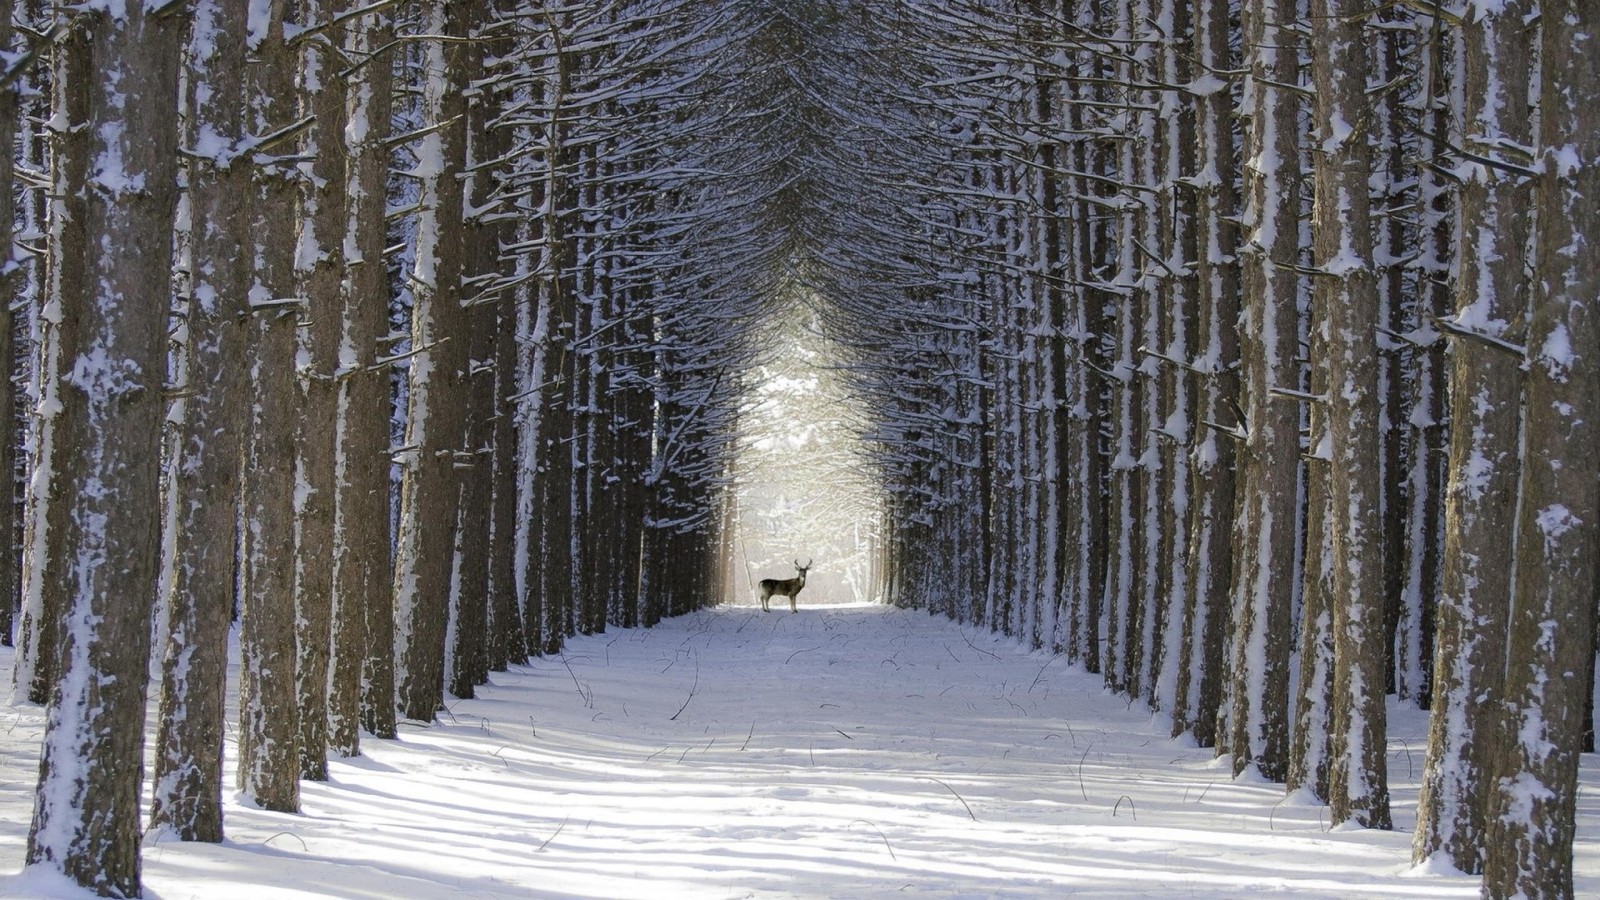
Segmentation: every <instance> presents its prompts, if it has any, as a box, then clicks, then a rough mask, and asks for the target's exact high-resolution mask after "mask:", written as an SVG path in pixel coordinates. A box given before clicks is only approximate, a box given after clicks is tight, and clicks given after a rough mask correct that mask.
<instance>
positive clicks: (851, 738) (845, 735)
mask: <svg viewBox="0 0 1600 900" xmlns="http://www.w3.org/2000/svg"><path fill="white" fill-rule="evenodd" d="M834 731H839V729H837V728H835V729H834ZM839 733H840V734H844V732H842V731H839ZM844 739H845V740H847V741H853V740H855V738H853V737H851V736H850V735H848V734H844Z"/></svg>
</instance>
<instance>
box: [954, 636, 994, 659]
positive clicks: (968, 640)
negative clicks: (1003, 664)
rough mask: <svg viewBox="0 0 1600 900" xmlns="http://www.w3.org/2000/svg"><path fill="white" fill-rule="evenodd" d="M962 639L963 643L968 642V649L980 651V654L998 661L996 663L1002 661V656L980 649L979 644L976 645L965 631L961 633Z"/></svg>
mask: <svg viewBox="0 0 1600 900" xmlns="http://www.w3.org/2000/svg"><path fill="white" fill-rule="evenodd" d="M961 639H962V640H963V641H966V642H967V646H968V647H971V648H972V649H974V650H976V651H978V652H979V653H982V654H983V655H984V656H987V657H989V658H990V659H993V660H996V661H998V660H999V659H1000V655H999V654H998V653H991V652H989V651H988V650H985V649H983V648H982V647H979V646H978V645H977V644H974V643H973V642H972V638H969V637H967V633H966V632H965V631H963V632H961Z"/></svg>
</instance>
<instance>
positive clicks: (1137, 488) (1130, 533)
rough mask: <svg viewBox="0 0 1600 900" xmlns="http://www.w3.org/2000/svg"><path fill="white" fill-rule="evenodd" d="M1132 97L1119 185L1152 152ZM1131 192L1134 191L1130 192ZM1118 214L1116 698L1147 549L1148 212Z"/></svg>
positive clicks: (1112, 602)
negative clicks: (1144, 374)
mask: <svg viewBox="0 0 1600 900" xmlns="http://www.w3.org/2000/svg"><path fill="white" fill-rule="evenodd" d="M1146 11H1147V8H1146V6H1145V3H1144V0H1120V2H1119V4H1118V6H1117V13H1116V14H1117V25H1116V29H1117V34H1118V35H1120V36H1121V37H1122V39H1124V40H1129V39H1131V38H1132V36H1133V33H1134V30H1135V29H1136V28H1142V27H1143V26H1144V22H1145V20H1146V18H1147V16H1146ZM1119 68H1120V70H1119V72H1118V76H1119V79H1120V80H1123V81H1125V82H1127V83H1128V84H1130V85H1131V84H1132V83H1133V81H1134V79H1135V77H1136V76H1137V74H1138V73H1136V72H1135V71H1134V66H1133V63H1132V62H1131V61H1128V62H1123V63H1121V64H1120V67H1119ZM1136 99H1142V97H1141V96H1140V95H1138V94H1135V93H1134V92H1133V90H1132V89H1131V88H1129V91H1128V95H1127V96H1126V99H1125V102H1124V105H1123V116H1124V122H1123V129H1124V131H1125V139H1124V140H1122V141H1121V142H1120V143H1119V144H1118V145H1117V146H1118V147H1119V151H1118V157H1117V163H1116V169H1117V173H1118V175H1119V177H1120V178H1121V179H1122V180H1123V181H1124V182H1137V183H1140V184H1145V185H1148V181H1143V182H1138V181H1137V180H1138V178H1139V173H1140V172H1142V171H1144V170H1143V169H1142V168H1141V164H1142V163H1143V158H1144V157H1145V155H1147V154H1148V153H1149V152H1150V150H1151V148H1150V147H1149V144H1148V140H1149V135H1148V134H1144V139H1143V140H1141V139H1140V137H1139V136H1140V135H1141V134H1143V132H1142V131H1141V129H1142V128H1144V127H1145V126H1144V122H1145V120H1146V119H1148V118H1150V117H1149V116H1148V115H1146V114H1145V113H1143V112H1141V111H1139V110H1137V109H1135V108H1134V107H1133V104H1134V103H1135V101H1136ZM1128 190H1130V191H1131V190H1132V189H1131V188H1130V189H1128ZM1121 206H1122V211H1121V214H1120V215H1119V217H1118V222H1117V228H1118V256H1117V259H1116V262H1115V272H1116V275H1115V278H1116V282H1115V286H1116V289H1117V292H1118V295H1117V297H1116V298H1115V301H1114V302H1115V303H1116V320H1115V324H1114V326H1113V327H1114V328H1115V335H1114V336H1113V338H1112V344H1113V346H1114V347H1115V348H1116V350H1115V352H1116V359H1115V362H1114V363H1113V368H1112V375H1113V378H1114V379H1115V380H1114V383H1113V385H1112V389H1111V392H1112V404H1113V406H1112V412H1111V429H1112V430H1111V452H1112V459H1111V476H1110V477H1111V492H1110V509H1109V513H1108V514H1109V516H1110V519H1109V522H1108V526H1109V527H1108V537H1107V545H1108V547H1107V549H1108V552H1109V553H1110V562H1109V571H1108V572H1107V576H1106V602H1105V615H1106V643H1105V650H1104V653H1105V658H1104V660H1103V662H1104V669H1105V678H1106V685H1107V686H1108V687H1110V688H1111V689H1112V690H1114V691H1117V692H1119V693H1122V692H1129V693H1135V692H1137V691H1138V689H1139V685H1138V671H1139V669H1138V666H1139V654H1140V647H1139V641H1138V639H1139V637H1140V633H1139V618H1140V617H1139V613H1140V611H1141V609H1142V606H1141V599H1142V597H1143V596H1144V595H1143V591H1142V588H1141V586H1142V585H1143V581H1144V575H1145V566H1144V558H1143V557H1142V556H1141V552H1142V550H1143V549H1144V546H1145V543H1144V527H1145V524H1146V523H1145V521H1144V512H1145V507H1144V501H1143V493H1142V491H1141V487H1142V485H1143V479H1142V477H1141V475H1140V472H1141V460H1140V451H1141V450H1142V448H1143V438H1142V435H1143V433H1144V416H1143V413H1144V410H1145V401H1144V394H1145V391H1146V390H1147V385H1146V384H1145V381H1144V379H1143V378H1141V377H1140V373H1139V369H1138V359H1137V357H1136V356H1135V348H1136V347H1137V346H1138V345H1139V342H1140V339H1141V337H1142V336H1143V332H1142V331H1141V325H1142V323H1143V318H1144V317H1143V313H1144V312H1146V310H1145V309H1144V307H1145V306H1146V305H1147V301H1146V300H1145V299H1144V292H1143V291H1141V290H1138V289H1136V288H1135V282H1136V281H1139V280H1142V279H1141V277H1140V276H1141V267H1140V261H1141V257H1140V255H1139V251H1138V249H1137V247H1136V246H1135V243H1134V242H1135V241H1139V242H1140V243H1143V244H1144V245H1145V246H1146V247H1148V246H1149V241H1148V234H1147V233H1146V232H1147V230H1148V228H1147V224H1146V220H1147V218H1148V209H1147V207H1146V205H1145V204H1144V203H1142V202H1140V201H1138V200H1137V199H1130V198H1123V200H1122V203H1121Z"/></svg>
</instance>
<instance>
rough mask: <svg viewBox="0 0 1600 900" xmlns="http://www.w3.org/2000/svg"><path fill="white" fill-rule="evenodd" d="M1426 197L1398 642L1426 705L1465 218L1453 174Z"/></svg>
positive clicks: (1439, 78) (1400, 670) (1430, 46)
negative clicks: (1449, 354) (1459, 213)
mask: <svg viewBox="0 0 1600 900" xmlns="http://www.w3.org/2000/svg"><path fill="white" fill-rule="evenodd" d="M1423 22H1425V23H1428V24H1430V25H1431V30H1430V33H1429V35H1428V38H1427V55H1426V64H1427V68H1426V70H1425V71H1426V74H1427V78H1426V84H1425V86H1426V92H1427V93H1426V97H1425V98H1424V102H1425V104H1426V106H1425V108H1424V114H1423V116H1422V120H1421V127H1422V130H1423V131H1424V132H1426V134H1427V137H1426V139H1425V142H1424V144H1423V146H1424V148H1425V158H1426V159H1428V160H1431V161H1436V162H1438V163H1439V164H1440V165H1443V164H1444V163H1443V161H1444V160H1445V157H1446V155H1447V154H1448V153H1449V145H1448V141H1447V136H1446V129H1447V128H1448V127H1449V115H1450V110H1449V102H1450V93H1449V90H1448V85H1449V81H1450V73H1448V72H1447V71H1446V58H1447V56H1448V52H1449V51H1448V48H1447V47H1446V34H1445V31H1444V27H1445V23H1444V19H1443V17H1442V16H1433V17H1431V18H1429V19H1424V20H1423ZM1422 169H1423V171H1422V174H1421V178H1420V186H1419V188H1418V197H1417V204H1418V206H1419V208H1420V209H1419V212H1420V222H1419V228H1418V234H1417V243H1418V244H1419V245H1420V247H1421V250H1422V252H1421V253H1420V254H1418V256H1417V259H1416V261H1415V262H1414V263H1413V268H1414V269H1415V271H1416V284H1417V288H1416V292H1417V297H1416V301H1415V302H1414V303H1413V304H1412V305H1411V309H1410V310H1409V312H1410V318H1409V319H1408V320H1407V321H1406V329H1407V331H1408V332H1409V333H1410V334H1413V335H1415V336H1416V340H1415V344H1416V346H1414V347H1413V348H1412V350H1411V361H1410V368H1409V371H1408V372H1407V373H1406V375H1405V376H1404V377H1405V381H1406V382H1407V384H1408V385H1409V386H1410V390H1409V395H1410V405H1409V407H1408V408H1407V409H1405V410H1402V411H1401V412H1402V413H1403V414H1404V418H1405V422H1406V425H1407V431H1406V441H1407V446H1408V448H1409V454H1408V464H1407V467H1406V472H1405V477H1404V484H1405V534H1404V538H1405V539H1404V557H1403V559H1402V560H1401V562H1402V565H1401V573H1402V575H1403V578H1404V581H1403V584H1402V587H1401V590H1400V596H1401V608H1400V621H1399V623H1398V634H1397V636H1396V640H1395V658H1396V659H1395V666H1394V668H1395V692H1396V693H1397V694H1398V695H1400V696H1401V697H1403V698H1406V699H1409V700H1411V701H1412V702H1413V703H1415V704H1416V705H1417V706H1419V707H1421V708H1423V709H1427V708H1428V707H1429V706H1430V705H1431V703H1432V696H1431V695H1432V688H1433V683H1432V667H1433V641H1434V633H1435V617H1436V615H1437V609H1438V604H1439V594H1440V584H1441V570H1442V558H1443V555H1444V541H1445V529H1444V502H1445V500H1444V488H1445V470H1446V467H1447V463H1448V448H1447V446H1446V439H1447V432H1448V417H1447V415H1446V400H1447V397H1446V394H1447V393H1448V391H1447V390H1446V387H1447V382H1446V369H1445V362H1446V359H1445V341H1444V338H1443V336H1442V335H1441V334H1440V333H1439V331H1438V330H1437V328H1436V327H1435V325H1434V322H1435V321H1437V320H1438V319H1439V318H1441V317H1444V316H1447V315H1449V314H1450V313H1451V312H1452V310H1453V306H1454V304H1453V302H1452V298H1451V292H1452V290H1453V289H1454V288H1453V285H1454V278H1453V277H1452V276H1453V268H1452V264H1451V257H1452V255H1453V254H1454V247H1453V244H1454V242H1455V231H1456V223H1455V221H1454V219H1453V218H1452V216H1451V214H1450V207H1451V204H1452V202H1453V200H1452V194H1453V189H1452V188H1451V186H1450V184H1449V182H1448V181H1447V179H1446V176H1445V175H1443V174H1441V173H1440V172H1439V171H1438V170H1437V169H1436V168H1435V167H1434V166H1423V167H1422Z"/></svg>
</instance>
